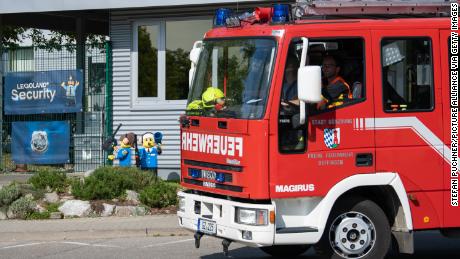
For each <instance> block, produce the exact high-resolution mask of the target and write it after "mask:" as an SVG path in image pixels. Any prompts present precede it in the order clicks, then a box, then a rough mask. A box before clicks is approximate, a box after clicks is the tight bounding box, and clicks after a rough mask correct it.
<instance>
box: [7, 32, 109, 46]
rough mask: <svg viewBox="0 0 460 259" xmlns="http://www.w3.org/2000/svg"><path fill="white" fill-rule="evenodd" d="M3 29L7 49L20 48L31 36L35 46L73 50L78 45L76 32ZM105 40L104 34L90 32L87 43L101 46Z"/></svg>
mask: <svg viewBox="0 0 460 259" xmlns="http://www.w3.org/2000/svg"><path fill="white" fill-rule="evenodd" d="M2 30H3V31H2V39H1V40H2V41H1V43H2V47H3V48H7V49H16V48H18V47H19V45H20V43H22V42H23V39H25V38H30V39H31V40H32V44H33V46H35V47H38V48H41V49H46V50H50V51H51V50H61V49H63V48H65V49H66V50H69V51H73V50H75V47H76V46H75V44H76V36H77V35H76V33H74V32H62V31H50V32H49V33H46V32H45V31H43V30H39V29H35V28H30V29H28V28H24V27H14V26H3V28H2ZM103 42H104V37H103V36H102V35H94V34H88V35H87V37H86V44H89V45H91V46H92V47H100V45H101V44H103Z"/></svg>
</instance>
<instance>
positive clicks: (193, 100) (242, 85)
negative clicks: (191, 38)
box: [187, 38, 276, 119]
mask: <svg viewBox="0 0 460 259" xmlns="http://www.w3.org/2000/svg"><path fill="white" fill-rule="evenodd" d="M275 50H276V44H275V41H274V40H273V39H249V38H248V39H232V40H207V41H204V42H203V51H202V52H201V55H200V60H199V62H198V66H197V70H196V72H195V78H194V82H193V87H192V93H191V94H190V97H189V103H188V105H187V114H189V115H202V116H216V117H231V118H240V119H258V118H261V117H262V116H263V114H264V111H265V105H266V103H267V100H268V89H269V84H270V80H271V76H272V74H273V73H272V71H273V63H274V57H275Z"/></svg>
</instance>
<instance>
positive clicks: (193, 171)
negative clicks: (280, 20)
mask: <svg viewBox="0 0 460 259" xmlns="http://www.w3.org/2000/svg"><path fill="white" fill-rule="evenodd" d="M188 170H189V172H190V176H192V177H193V178H199V177H200V176H201V170H200V169H195V168H189V169H188Z"/></svg>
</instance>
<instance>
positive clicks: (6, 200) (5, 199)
mask: <svg viewBox="0 0 460 259" xmlns="http://www.w3.org/2000/svg"><path fill="white" fill-rule="evenodd" d="M19 196H21V192H20V190H19V187H18V186H17V185H16V184H12V185H9V186H5V187H3V188H2V189H1V190H0V207H1V206H3V205H5V206H8V205H10V204H11V203H12V202H13V201H15V200H16V199H18V198H19Z"/></svg>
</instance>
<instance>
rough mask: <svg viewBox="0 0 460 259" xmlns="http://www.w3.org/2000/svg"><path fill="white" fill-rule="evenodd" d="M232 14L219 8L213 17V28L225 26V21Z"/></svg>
mask: <svg viewBox="0 0 460 259" xmlns="http://www.w3.org/2000/svg"><path fill="white" fill-rule="evenodd" d="M231 14H232V10H230V9H228V8H219V9H217V10H216V14H215V15H214V22H213V26H214V27H222V26H225V24H226V20H227V18H228V17H230V15H231Z"/></svg>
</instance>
